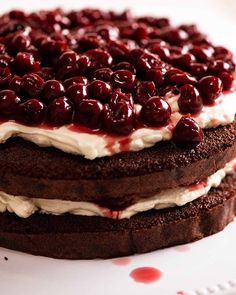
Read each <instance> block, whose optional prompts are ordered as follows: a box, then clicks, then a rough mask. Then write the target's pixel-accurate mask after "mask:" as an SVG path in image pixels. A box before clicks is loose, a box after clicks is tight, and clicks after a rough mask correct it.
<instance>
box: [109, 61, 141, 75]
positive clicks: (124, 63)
mask: <svg viewBox="0 0 236 295" xmlns="http://www.w3.org/2000/svg"><path fill="white" fill-rule="evenodd" d="M118 70H128V71H130V72H131V73H133V74H136V69H135V67H134V66H133V65H132V64H131V63H129V62H127V61H122V62H119V63H118V64H116V65H115V66H114V71H118Z"/></svg>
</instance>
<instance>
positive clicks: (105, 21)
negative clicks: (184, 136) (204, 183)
mask: <svg viewBox="0 0 236 295" xmlns="http://www.w3.org/2000/svg"><path fill="white" fill-rule="evenodd" d="M234 71H235V64H234V61H233V55H232V53H231V52H230V51H229V50H228V49H227V48H225V47H223V46H214V45H213V44H212V43H211V42H210V41H209V39H208V38H207V37H206V35H205V34H203V33H202V32H200V31H199V29H198V28H197V26H195V25H186V24H182V25H180V26H178V27H175V26H173V25H172V24H171V22H170V21H169V19H167V18H158V17H150V16H148V17H134V16H132V15H131V13H130V12H129V11H124V12H122V13H115V12H112V11H109V12H107V11H102V10H99V9H92V8H89V9H81V10H74V11H69V12H64V11H63V10H62V9H55V10H44V11H38V12H32V13H27V12H24V11H20V10H12V11H10V12H9V13H5V14H4V15H2V16H1V17H0V93H2V96H0V116H1V117H6V120H7V119H9V118H10V119H12V120H18V121H20V122H22V123H23V124H26V125H34V126H37V125H40V124H41V123H44V122H45V123H50V125H51V126H55V127H58V126H63V125H66V124H70V123H75V124H76V125H80V128H85V129H86V130H88V129H89V128H92V129H93V131H94V129H98V130H97V132H101V133H104V132H105V133H106V132H109V133H113V134H118V135H128V134H130V133H131V132H132V131H134V130H135V129H136V128H139V127H140V126H145V125H147V126H151V127H157V128H159V127H161V126H165V125H167V124H168V122H169V119H170V116H171V109H170V106H169V105H168V103H167V100H168V101H169V98H170V96H174V95H179V100H178V105H179V109H180V113H182V114H186V115H187V114H190V115H194V116H195V117H197V116H198V114H199V113H200V112H201V109H202V107H203V105H205V106H206V107H211V106H212V105H213V104H214V103H215V100H216V99H217V98H218V97H219V96H220V95H221V93H222V91H230V90H231V89H233V83H234ZM2 91H5V94H4V92H2ZM222 98H224V97H223V96H222ZM34 116H35V117H34ZM189 136H191V134H190V135H189Z"/></svg>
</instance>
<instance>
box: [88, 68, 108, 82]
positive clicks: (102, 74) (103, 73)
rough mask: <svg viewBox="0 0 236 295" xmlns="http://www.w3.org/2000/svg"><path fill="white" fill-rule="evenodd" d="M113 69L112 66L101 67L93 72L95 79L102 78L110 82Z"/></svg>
mask: <svg viewBox="0 0 236 295" xmlns="http://www.w3.org/2000/svg"><path fill="white" fill-rule="evenodd" d="M112 74H113V71H112V70H111V69H110V68H101V69H98V70H96V71H95V72H94V73H93V80H102V81H104V82H110V81H111V76H112Z"/></svg>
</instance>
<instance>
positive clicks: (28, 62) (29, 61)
mask: <svg viewBox="0 0 236 295" xmlns="http://www.w3.org/2000/svg"><path fill="white" fill-rule="evenodd" d="M39 65H40V62H38V61H35V59H34V57H33V55H32V54H31V53H27V52H19V53H17V55H16V59H15V61H14V69H15V70H16V71H17V72H18V73H21V74H24V73H27V72H36V71H38V70H39Z"/></svg>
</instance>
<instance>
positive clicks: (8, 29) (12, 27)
mask: <svg viewBox="0 0 236 295" xmlns="http://www.w3.org/2000/svg"><path fill="white" fill-rule="evenodd" d="M26 27H27V25H26V24H25V22H21V21H18V20H12V21H10V22H8V23H7V24H3V25H1V28H0V36H1V37H3V36H6V35H8V34H11V33H14V32H17V31H23V30H24V29H25V28H26Z"/></svg>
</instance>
